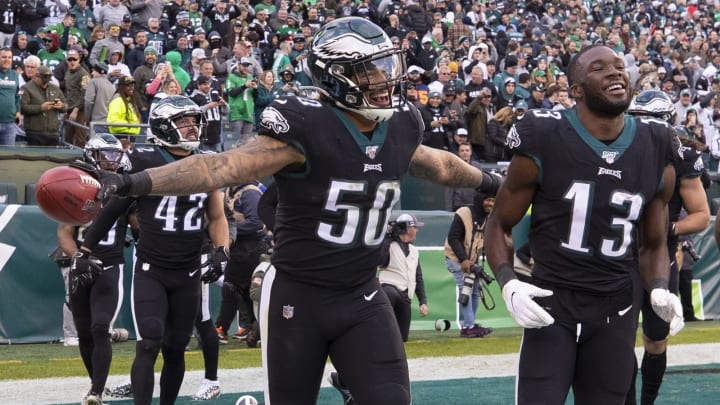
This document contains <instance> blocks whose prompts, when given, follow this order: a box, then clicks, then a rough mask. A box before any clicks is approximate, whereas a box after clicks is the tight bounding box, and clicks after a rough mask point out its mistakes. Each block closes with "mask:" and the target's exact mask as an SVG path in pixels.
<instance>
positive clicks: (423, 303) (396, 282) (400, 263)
mask: <svg viewBox="0 0 720 405" xmlns="http://www.w3.org/2000/svg"><path fill="white" fill-rule="evenodd" d="M423 225H424V224H423V223H422V222H419V221H418V220H417V218H415V216H413V215H409V214H402V215H400V216H399V217H398V218H397V219H396V220H395V221H393V222H390V224H389V225H388V227H389V230H388V233H387V235H386V236H385V241H384V242H383V246H382V249H381V251H380V265H379V266H378V279H379V280H380V284H381V285H382V288H383V291H385V294H386V295H387V296H388V298H389V299H390V304H391V305H392V307H393V311H394V312H395V319H397V322H398V326H399V327H400V334H401V335H402V340H403V342H407V340H408V332H409V331H410V303H411V302H412V298H413V295H417V297H418V301H420V316H425V315H427V312H428V306H427V296H426V295H425V283H424V282H423V276H422V268H421V267H420V254H419V252H418V249H417V248H416V247H415V245H413V244H412V242H413V241H414V240H415V238H417V232H418V228H419V227H421V226H423Z"/></svg>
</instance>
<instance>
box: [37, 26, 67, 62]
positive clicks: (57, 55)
mask: <svg viewBox="0 0 720 405" xmlns="http://www.w3.org/2000/svg"><path fill="white" fill-rule="evenodd" d="M43 43H44V44H45V48H44V49H41V50H40V52H38V54H37V56H38V58H40V61H41V62H42V64H43V65H45V66H47V67H49V68H50V71H53V70H54V69H55V66H57V65H58V64H59V63H60V62H62V61H64V60H65V52H63V50H62V49H60V37H58V36H57V34H53V33H49V34H47V36H46V37H45V38H43Z"/></svg>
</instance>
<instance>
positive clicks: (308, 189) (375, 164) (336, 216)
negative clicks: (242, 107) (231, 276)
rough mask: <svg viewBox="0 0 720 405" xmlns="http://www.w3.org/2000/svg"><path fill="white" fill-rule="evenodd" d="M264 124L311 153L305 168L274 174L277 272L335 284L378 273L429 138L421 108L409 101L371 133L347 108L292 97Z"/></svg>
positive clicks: (277, 104) (263, 130)
mask: <svg viewBox="0 0 720 405" xmlns="http://www.w3.org/2000/svg"><path fill="white" fill-rule="evenodd" d="M260 125H261V127H260V131H259V134H260V135H266V136H270V137H273V138H276V139H278V140H281V141H283V142H287V143H288V144H290V145H293V146H294V147H296V148H297V149H298V150H299V151H300V152H302V153H303V154H304V155H305V158H306V162H305V165H304V167H303V168H302V169H299V170H292V171H291V170H287V171H281V172H280V173H277V174H276V175H275V181H276V182H277V184H278V206H277V213H276V219H275V232H274V236H275V239H276V247H275V250H274V253H273V257H272V262H273V264H274V265H275V267H276V268H277V269H278V271H283V272H286V273H287V274H288V275H289V276H290V277H293V278H295V279H297V280H300V281H302V282H306V283H309V284H315V285H320V286H326V287H331V288H346V287H350V286H355V285H358V284H361V283H364V282H366V281H368V280H369V279H371V278H372V277H375V273H376V265H377V261H378V253H379V250H380V247H381V244H382V241H383V238H384V237H385V231H386V226H387V223H388V219H389V217H390V212H391V210H392V207H393V206H394V205H395V204H396V203H397V202H398V201H400V180H401V178H402V176H403V175H404V174H405V173H406V172H407V170H408V167H409V166H410V160H411V158H412V155H413V153H415V150H416V148H417V147H418V145H419V144H420V141H421V140H422V133H423V124H422V119H421V118H420V115H419V113H418V111H417V109H416V108H415V107H414V106H412V105H409V104H408V105H405V106H404V107H403V108H401V109H398V110H397V111H396V112H395V114H394V115H393V116H392V118H391V119H390V120H389V121H386V122H383V123H379V124H378V125H377V127H376V128H375V130H374V132H373V134H372V136H371V137H368V136H366V135H365V134H363V133H360V132H359V131H358V130H357V129H356V128H355V126H354V125H353V124H352V123H351V122H350V121H349V119H348V118H347V117H346V115H345V114H344V113H343V112H342V111H341V110H339V109H337V108H335V107H332V106H330V105H328V104H325V103H321V102H319V101H316V100H311V99H306V98H302V97H288V98H286V99H279V100H275V101H274V102H273V103H272V104H271V105H270V106H268V107H267V108H266V109H265V110H264V111H263V113H262V116H261V122H260Z"/></svg>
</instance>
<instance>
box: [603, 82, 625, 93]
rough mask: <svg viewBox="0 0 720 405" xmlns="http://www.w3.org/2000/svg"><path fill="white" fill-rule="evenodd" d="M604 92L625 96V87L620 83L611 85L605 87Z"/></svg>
mask: <svg viewBox="0 0 720 405" xmlns="http://www.w3.org/2000/svg"><path fill="white" fill-rule="evenodd" d="M605 91H607V92H608V93H613V94H625V85H624V84H621V83H616V84H612V85H610V86H608V87H606V88H605Z"/></svg>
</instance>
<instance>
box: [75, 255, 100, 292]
mask: <svg viewBox="0 0 720 405" xmlns="http://www.w3.org/2000/svg"><path fill="white" fill-rule="evenodd" d="M102 271H103V262H102V260H100V259H98V258H97V257H95V256H93V255H91V254H90V252H85V251H83V250H78V251H77V252H76V253H75V255H74V256H73V258H72V263H71V264H70V280H69V281H70V293H71V294H72V293H74V292H75V291H77V289H78V288H79V287H87V286H90V285H92V283H93V282H94V281H95V279H96V278H97V277H99V276H100V275H101V274H102Z"/></svg>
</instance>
